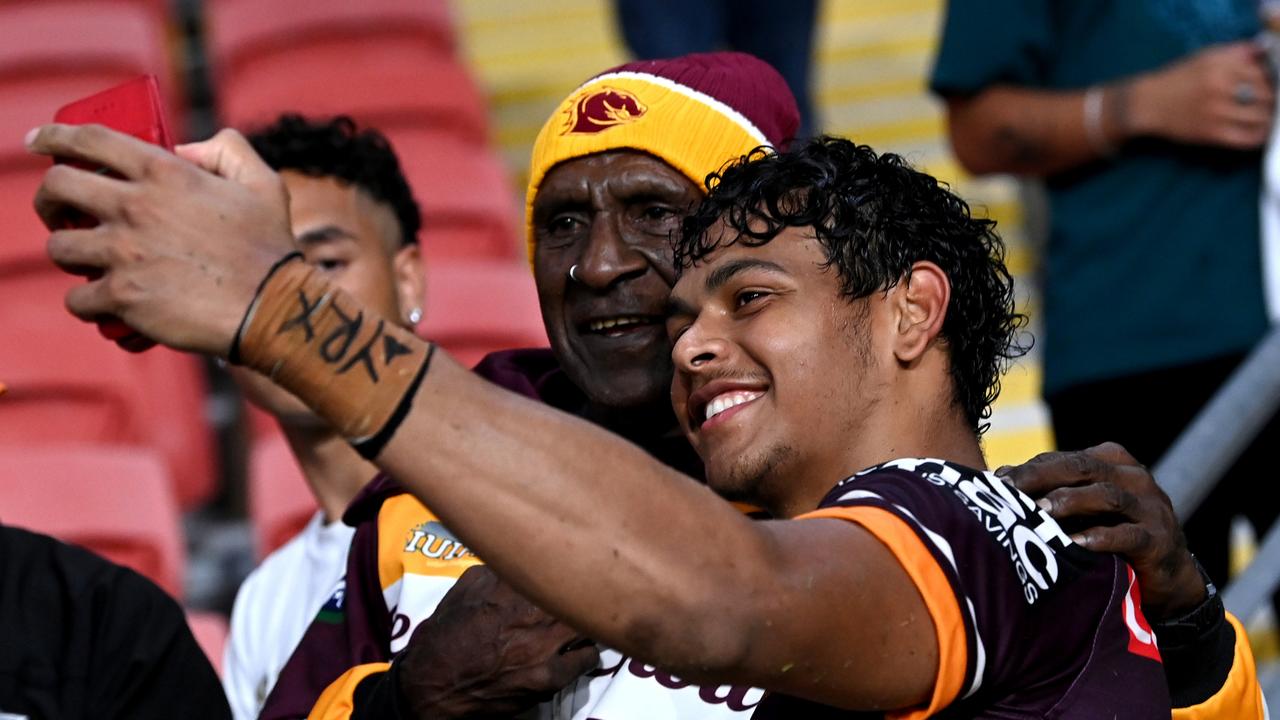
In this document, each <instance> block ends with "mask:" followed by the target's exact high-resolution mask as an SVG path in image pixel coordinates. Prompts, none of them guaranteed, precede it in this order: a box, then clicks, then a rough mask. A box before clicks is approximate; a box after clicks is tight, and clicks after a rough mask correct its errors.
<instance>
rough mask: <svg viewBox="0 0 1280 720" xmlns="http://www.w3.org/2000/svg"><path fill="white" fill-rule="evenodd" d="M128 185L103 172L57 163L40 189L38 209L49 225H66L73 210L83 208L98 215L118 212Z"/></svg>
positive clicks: (103, 215) (54, 228)
mask: <svg viewBox="0 0 1280 720" xmlns="http://www.w3.org/2000/svg"><path fill="white" fill-rule="evenodd" d="M127 188H128V186H127V185H126V184H125V183H124V182H122V181H120V180H116V179H114V178H109V177H107V176H105V175H102V174H100V173H94V172H89V171H88V170H81V169H79V168H73V167H71V166H69V165H55V166H53V167H52V168H50V169H49V171H48V172H47V173H45V176H44V181H43V182H41V183H40V187H39V188H38V189H37V190H36V198H35V209H36V214H37V215H39V216H40V220H41V221H42V222H44V224H45V227H47V228H49V229H50V230H58V229H60V228H62V227H65V226H66V224H67V222H68V220H69V218H70V217H71V215H72V213H70V212H69V210H71V209H74V210H79V211H81V212H85V213H88V214H89V215H92V216H93V217H95V218H102V217H108V216H112V215H114V214H116V212H117V208H119V207H120V205H121V201H122V199H123V198H124V196H125V193H126V192H127Z"/></svg>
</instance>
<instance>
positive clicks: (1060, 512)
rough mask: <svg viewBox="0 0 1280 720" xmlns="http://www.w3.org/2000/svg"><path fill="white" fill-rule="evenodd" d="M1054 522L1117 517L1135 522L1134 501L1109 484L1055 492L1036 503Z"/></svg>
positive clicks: (1096, 484)
mask: <svg viewBox="0 0 1280 720" xmlns="http://www.w3.org/2000/svg"><path fill="white" fill-rule="evenodd" d="M1038 503H1039V504H1040V506H1041V507H1043V508H1045V509H1046V510H1048V511H1049V514H1050V515H1052V516H1053V517H1054V518H1055V519H1058V520H1063V519H1067V518H1080V517H1097V516H1120V517H1123V518H1125V519H1127V520H1129V521H1137V520H1139V517H1138V512H1137V511H1138V509H1139V503H1138V498H1137V497H1136V496H1135V495H1134V494H1133V493H1131V492H1129V491H1128V490H1127V489H1125V488H1123V487H1121V486H1119V485H1117V484H1116V483H1112V482H1103V483H1095V484H1092V485H1084V486H1081V487H1063V488H1058V489H1057V490H1054V491H1052V492H1050V493H1048V494H1046V495H1045V496H1044V497H1042V498H1040V500H1039V501H1038Z"/></svg>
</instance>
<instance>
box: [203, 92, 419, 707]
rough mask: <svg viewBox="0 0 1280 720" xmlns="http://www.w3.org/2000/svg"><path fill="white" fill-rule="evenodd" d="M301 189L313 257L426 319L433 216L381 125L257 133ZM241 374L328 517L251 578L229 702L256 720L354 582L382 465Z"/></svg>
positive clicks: (370, 299)
mask: <svg viewBox="0 0 1280 720" xmlns="http://www.w3.org/2000/svg"><path fill="white" fill-rule="evenodd" d="M249 141H250V142H251V143H252V145H253V147H254V149H255V150H256V151H257V152H258V154H259V155H261V156H262V157H263V158H264V159H265V160H266V162H267V163H268V164H269V165H270V166H271V167H272V168H273V169H275V170H276V171H278V172H279V173H280V176H281V178H282V179H283V180H284V184H285V186H286V187H287V188H288V190H289V216H290V223H291V225H292V227H293V232H294V235H295V238H296V242H297V246H298V249H299V250H301V251H302V253H303V255H304V256H305V258H306V260H307V262H309V263H311V264H312V265H314V266H316V267H317V268H320V269H321V270H322V271H323V272H324V273H325V274H326V275H328V276H329V277H331V278H333V280H334V282H335V283H336V284H337V285H338V286H339V287H342V288H343V289H344V290H346V291H347V292H350V293H351V294H352V295H353V296H355V297H358V298H360V300H361V302H363V303H366V304H367V305H368V307H370V308H373V309H376V311H377V312H378V313H379V314H380V315H381V316H382V317H387V318H394V319H396V320H397V321H398V322H400V323H401V324H402V325H404V326H405V327H410V328H411V327H413V326H414V325H416V324H417V322H418V321H419V320H420V319H421V318H422V307H421V303H422V297H423V282H424V281H423V274H422V265H421V258H420V254H419V252H418V231H419V229H420V227H421V224H422V220H421V216H420V213H419V210H418V204H417V202H415V200H414V198H413V194H412V191H411V189H410V188H409V185H408V183H407V182H406V181H405V178H404V175H403V174H402V173H401V170H400V163H399V161H398V160H397V158H396V155H395V152H394V151H393V150H392V148H391V146H390V145H389V144H388V142H387V140H386V138H384V137H383V136H382V135H381V134H380V133H378V132H377V131H376V130H372V129H369V128H363V129H362V128H359V127H357V126H356V124H355V123H354V122H353V121H352V120H350V119H349V118H345V117H338V118H333V119H325V120H312V119H307V118H303V117H300V116H298V115H284V116H282V117H280V118H279V119H278V120H277V121H276V122H275V123H273V124H272V125H270V126H267V127H264V128H262V129H259V130H257V131H256V132H254V133H252V134H251V135H250V136H249ZM230 371H231V374H232V376H233V377H234V378H235V380H236V382H237V384H238V385H239V386H240V388H241V389H242V390H243V391H244V393H245V395H246V397H247V398H248V399H249V401H250V402H252V403H253V404H254V405H256V406H258V407H260V408H262V409H263V410H265V411H267V412H268V413H270V414H271V415H272V416H273V417H274V418H275V419H276V421H277V422H278V423H279V424H280V429H281V430H282V431H283V434H284V438H285V440H286V441H287V442H288V444H289V448H290V450H291V451H292V453H293V456H294V458H295V459H296V460H297V462H298V465H299V466H300V467H301V469H302V472H303V476H304V477H305V478H306V481H307V483H308V485H310V487H311V491H312V493H313V494H314V495H315V498H316V501H317V502H318V503H319V505H320V509H319V511H317V512H316V514H315V516H314V517H312V519H311V521H310V522H309V523H307V526H306V527H305V528H304V529H303V530H302V532H300V533H299V534H298V535H297V536H295V537H294V538H293V539H292V540H290V541H289V542H287V543H286V544H285V545H284V546H282V547H281V548H280V549H278V550H276V551H275V552H273V553H272V554H271V555H270V556H268V557H267V558H266V559H265V560H263V562H262V564H261V565H260V566H259V567H258V568H257V569H256V570H254V571H253V573H251V574H250V575H249V577H248V578H246V579H245V581H244V583H243V584H242V585H241V586H240V590H239V592H238V593H237V595H236V602H235V607H234V609H233V611H232V614H231V633H230V638H229V641H228V644H227V648H226V655H225V662H224V667H225V677H224V678H223V682H224V684H225V686H226V690H227V695H228V698H229V699H230V701H231V705H232V708H233V710H234V712H235V717H236V718H238V719H239V720H245V719H247V718H256V717H257V716H258V713H259V711H260V710H261V708H262V703H263V701H264V700H265V699H266V696H267V693H269V692H270V690H271V688H272V686H273V685H274V684H275V681H276V676H277V674H278V673H279V672H280V668H282V667H283V666H284V664H285V661H287V660H288V659H289V656H290V655H291V654H292V653H293V648H294V646H295V645H297V643H298V640H299V639H301V638H302V634H303V632H304V631H305V630H306V628H307V625H308V623H310V621H311V619H312V618H314V617H315V615H316V612H317V611H319V609H320V606H321V605H322V604H323V602H324V600H325V599H326V598H327V597H328V596H329V594H330V593H331V592H332V591H333V588H334V587H335V586H336V585H338V583H339V581H340V580H341V579H342V576H343V573H344V572H345V569H346V559H347V549H348V547H350V544H351V536H352V534H353V530H352V528H350V527H348V526H347V525H345V524H343V523H342V522H341V517H342V513H343V510H344V509H345V508H346V506H347V504H348V503H350V502H351V500H352V498H354V497H355V496H356V494H357V493H358V492H359V491H360V489H361V488H363V487H364V486H365V485H366V484H367V483H368V482H369V481H370V480H372V479H373V478H374V476H375V475H377V472H378V470H377V468H375V467H374V466H373V465H372V464H371V463H369V462H367V461H365V460H364V459H362V458H361V457H360V456H359V455H358V454H356V452H355V451H354V450H352V449H351V446H350V445H349V444H348V443H347V442H346V441H345V440H344V439H343V438H342V437H341V436H340V435H338V434H337V432H336V431H335V430H334V429H333V428H332V427H330V426H329V425H328V424H327V423H325V422H324V421H323V420H321V419H320V418H319V416H317V415H316V414H315V413H314V412H313V411H312V410H311V409H310V408H308V407H307V406H306V405H304V404H303V403H302V402H301V401H300V400H298V399H297V398H295V397H293V396H292V395H290V394H289V393H288V392H286V391H284V390H282V389H281V388H279V387H278V386H276V385H274V384H272V383H271V381H270V380H268V379H267V378H266V377H264V376H262V375H259V374H257V373H254V372H252V371H249V370H246V369H244V368H242V367H232V368H230Z"/></svg>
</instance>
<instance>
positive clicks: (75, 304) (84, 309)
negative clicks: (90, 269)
mask: <svg viewBox="0 0 1280 720" xmlns="http://www.w3.org/2000/svg"><path fill="white" fill-rule="evenodd" d="M108 283H109V281H108V280H107V279H105V278H104V279H101V280H94V281H93V282H89V283H85V284H84V285H77V286H75V287H73V288H71V289H70V290H68V291H67V297H66V305H67V310H70V311H71V314H72V315H75V316H76V317H78V318H80V319H81V320H85V321H94V320H97V319H98V318H100V317H103V316H106V315H115V314H116V313H117V312H118V310H119V306H118V305H117V303H116V301H115V299H114V298H113V297H112V295H111V293H110V292H109V287H108Z"/></svg>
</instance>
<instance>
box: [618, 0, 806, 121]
mask: <svg viewBox="0 0 1280 720" xmlns="http://www.w3.org/2000/svg"><path fill="white" fill-rule="evenodd" d="M614 8H615V10H616V11H617V18H618V26H619V27H620V28H621V30H622V39H623V40H624V41H625V42H626V44H627V49H628V50H630V51H631V54H632V55H634V56H635V57H636V58H637V59H639V60H657V59H660V58H671V57H676V56H679V55H688V54H691V53H706V52H714V51H718V50H737V51H739V52H744V53H748V54H750V55H755V56H756V57H758V58H760V59H761V60H764V61H765V62H767V63H769V64H770V65H772V66H773V67H774V69H776V70H777V71H778V72H779V73H780V74H781V75H782V77H783V79H784V80H786V81H787V87H789V88H791V94H792V95H794V96H795V99H796V105H797V106H799V109H800V126H799V127H798V128H797V130H796V137H800V138H804V137H809V136H811V135H814V134H815V133H816V132H817V128H818V127H819V124H818V119H817V115H816V114H815V112H814V106H813V72H812V70H813V43H814V34H815V31H816V29H817V21H818V0H790V2H777V1H776V0H699V1H698V2H683V1H682V0H615V2H614ZM786 139H787V140H792V139H793V138H786Z"/></svg>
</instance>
